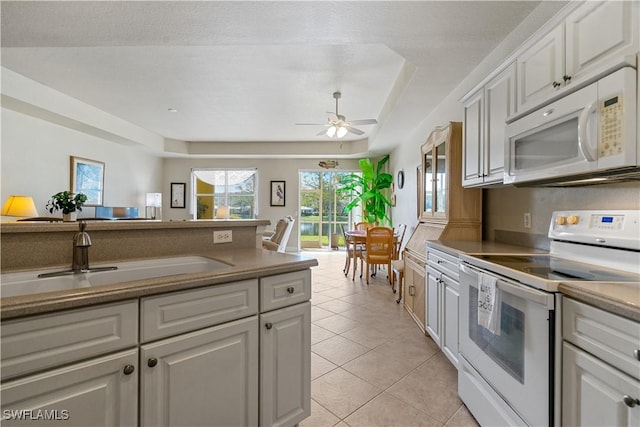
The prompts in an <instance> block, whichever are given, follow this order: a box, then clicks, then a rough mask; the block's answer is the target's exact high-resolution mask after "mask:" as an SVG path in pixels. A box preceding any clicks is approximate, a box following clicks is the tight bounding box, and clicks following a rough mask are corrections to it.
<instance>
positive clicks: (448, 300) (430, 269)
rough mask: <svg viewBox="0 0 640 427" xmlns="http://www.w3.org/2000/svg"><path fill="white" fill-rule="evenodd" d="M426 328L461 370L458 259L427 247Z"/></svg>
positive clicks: (448, 357)
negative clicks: (459, 357) (459, 356)
mask: <svg viewBox="0 0 640 427" xmlns="http://www.w3.org/2000/svg"><path fill="white" fill-rule="evenodd" d="M426 270H427V292H426V305H427V316H426V329H427V332H428V333H429V335H430V336H431V338H432V339H433V341H434V342H435V343H436V344H438V346H439V347H440V349H441V350H442V352H443V353H444V355H445V356H447V359H449V361H450V362H451V363H452V364H453V365H454V366H455V367H456V368H457V367H458V323H459V322H458V313H459V308H458V300H459V296H460V284H459V278H458V276H459V271H458V270H459V269H458V258H457V257H455V256H453V255H450V254H447V253H444V252H442V251H439V250H437V249H433V248H431V247H429V246H427V269H426Z"/></svg>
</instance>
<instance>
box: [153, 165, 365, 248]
mask: <svg viewBox="0 0 640 427" xmlns="http://www.w3.org/2000/svg"><path fill="white" fill-rule="evenodd" d="M318 161H319V159H197V158H189V159H165V160H164V167H163V169H164V176H163V181H164V187H163V189H162V192H163V199H164V200H163V203H162V204H163V208H162V215H163V216H162V217H163V219H164V220H173V221H182V220H188V219H190V218H192V216H191V214H190V213H189V206H187V207H186V208H185V209H175V208H174V209H172V208H171V207H170V203H169V186H170V185H171V183H172V182H184V183H186V184H187V194H190V191H191V189H190V185H191V182H190V180H191V178H190V176H191V169H192V168H247V167H255V168H257V170H258V218H261V219H268V220H270V221H271V224H272V226H274V225H275V224H276V222H277V221H278V219H280V218H282V217H284V216H287V215H291V216H293V217H294V218H295V219H296V224H295V227H294V229H293V232H292V233H291V237H290V238H289V242H288V244H287V250H289V251H295V250H297V249H298V235H299V228H298V224H299V221H298V219H299V216H298V207H299V191H300V188H299V185H298V174H299V172H300V171H301V170H325V169H322V168H320V167H319V166H318ZM339 170H340V171H357V170H360V168H359V166H358V161H357V159H354V160H352V159H341V160H340V166H339ZM271 181H285V183H286V197H285V206H270V194H271ZM187 204H188V202H187ZM271 228H273V227H271Z"/></svg>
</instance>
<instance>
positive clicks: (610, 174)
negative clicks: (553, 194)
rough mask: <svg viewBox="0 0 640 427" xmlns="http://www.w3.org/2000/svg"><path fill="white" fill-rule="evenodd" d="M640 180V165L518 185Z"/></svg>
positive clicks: (519, 185)
mask: <svg viewBox="0 0 640 427" xmlns="http://www.w3.org/2000/svg"><path fill="white" fill-rule="evenodd" d="M625 181H640V166H631V167H627V168H619V169H609V170H601V171H597V172H593V173H586V174H581V175H571V176H560V177H554V178H549V179H541V180H535V181H528V182H521V183H518V184H515V186H516V187H584V186H588V185H599V184H611V183H614V182H625Z"/></svg>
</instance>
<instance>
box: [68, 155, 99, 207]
mask: <svg viewBox="0 0 640 427" xmlns="http://www.w3.org/2000/svg"><path fill="white" fill-rule="evenodd" d="M70 176H71V192H72V193H76V194H77V193H82V194H84V195H86V196H87V201H86V202H85V204H84V205H85V206H102V205H103V195H104V194H103V192H104V163H103V162H98V161H96V160H89V159H83V158H82V157H75V156H71V174H70Z"/></svg>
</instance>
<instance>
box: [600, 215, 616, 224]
mask: <svg viewBox="0 0 640 427" xmlns="http://www.w3.org/2000/svg"><path fill="white" fill-rule="evenodd" d="M602 222H604V223H612V222H613V217H612V216H603V217H602Z"/></svg>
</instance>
